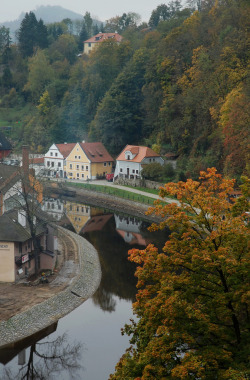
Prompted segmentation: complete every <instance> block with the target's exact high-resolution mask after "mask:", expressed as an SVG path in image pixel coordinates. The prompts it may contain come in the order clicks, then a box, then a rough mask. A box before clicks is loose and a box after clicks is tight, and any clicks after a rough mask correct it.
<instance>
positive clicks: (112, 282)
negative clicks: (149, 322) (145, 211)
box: [0, 199, 168, 380]
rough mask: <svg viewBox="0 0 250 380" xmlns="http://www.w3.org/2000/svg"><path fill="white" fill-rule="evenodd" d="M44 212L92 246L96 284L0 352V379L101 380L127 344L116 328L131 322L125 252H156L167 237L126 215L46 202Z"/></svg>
mask: <svg viewBox="0 0 250 380" xmlns="http://www.w3.org/2000/svg"><path fill="white" fill-rule="evenodd" d="M44 209H45V211H47V212H50V213H51V214H53V216H54V218H55V219H57V220H58V223H60V224H61V225H63V226H64V227H66V228H68V229H70V230H72V231H75V232H76V233H78V234H80V235H81V236H83V237H84V238H86V239H87V240H88V241H89V242H90V243H91V244H93V245H94V247H95V248H96V249H97V251H98V254H99V259H100V263H101V267H102V279H101V283H100V286H99V288H98V290H97V292H96V293H95V294H94V295H93V297H92V298H91V299H89V300H87V301H86V302H84V303H83V304H82V305H81V306H80V307H78V308H77V309H75V310H74V311H73V312H71V313H70V314H68V315H67V316H65V317H64V318H62V319H60V320H59V321H58V323H57V324H53V325H52V326H50V328H48V329H45V330H44V331H42V332H40V334H36V335H35V336H33V337H31V338H30V339H28V340H26V341H24V342H21V343H20V344H19V345H17V346H15V347H10V349H9V350H5V352H4V353H3V352H2V353H1V352H0V361H1V363H2V364H0V379H1V380H7V379H8V380H9V379H10V380H14V379H15V380H19V379H25V380H26V379H27V380H28V379H46V380H53V379H56V378H57V377H58V376H59V377H60V380H71V379H74V378H75V379H77V380H82V379H84V380H106V379H108V378H109V375H110V373H113V372H114V370H115V365H116V363H117V362H118V361H119V359H120V357H121V356H122V355H123V353H124V352H125V350H126V348H128V347H129V345H130V344H129V337H127V336H126V335H125V336H123V335H122V334H121V328H122V327H123V326H124V324H125V323H129V321H130V319H131V318H135V317H134V316H133V313H132V302H133V301H134V300H135V295H136V278H135V276H134V272H135V265H134V264H133V263H130V262H129V261H128V259H127V257H128V255H127V252H128V250H129V249H131V248H134V247H135V248H140V249H143V248H144V247H145V246H146V245H147V244H148V243H151V242H153V243H154V244H156V245H157V246H159V247H161V246H162V245H163V244H164V241H166V239H167V235H168V233H167V232H166V231H165V232H161V233H159V232H157V233H155V232H154V233H150V232H149V231H148V230H147V227H148V226H149V224H148V223H147V222H145V221H142V220H139V219H137V218H134V217H131V216H129V215H121V214H120V215H119V214H117V213H113V212H111V211H109V210H102V209H99V208H95V207H90V206H88V205H83V204H80V203H75V202H69V201H65V200H64V201H63V200H60V199H57V200H55V199H48V200H47V202H45V206H44ZM23 376H24V377H23Z"/></svg>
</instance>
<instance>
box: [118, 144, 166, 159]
mask: <svg viewBox="0 0 250 380" xmlns="http://www.w3.org/2000/svg"><path fill="white" fill-rule="evenodd" d="M125 152H131V154H133V155H134V154H135V157H134V158H131V159H130V160H129V161H131V162H142V161H143V160H144V158H147V157H160V155H159V154H158V153H156V152H154V151H153V149H151V148H148V147H146V146H138V145H126V146H125V148H124V149H123V150H122V152H121V153H120V154H119V156H118V157H117V159H116V160H117V161H128V160H127V159H126V156H125Z"/></svg>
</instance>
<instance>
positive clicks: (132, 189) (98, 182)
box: [57, 179, 180, 205]
mask: <svg viewBox="0 0 250 380" xmlns="http://www.w3.org/2000/svg"><path fill="white" fill-rule="evenodd" d="M57 181H58V182H59V181H60V180H59V179H58V180H57ZM63 182H66V183H68V184H70V183H72V182H75V183H84V184H86V181H81V180H74V179H67V180H66V181H65V180H63ZM88 183H89V184H90V185H95V186H98V185H102V186H109V187H113V188H116V189H121V190H126V191H129V192H130V193H134V194H140V195H144V196H145V197H150V198H154V199H160V200H161V201H162V198H161V197H159V195H158V194H153V193H148V192H147V191H142V190H138V189H136V188H135V187H128V186H122V185H116V184H115V183H114V182H108V181H106V180H98V179H97V180H91V181H89V182H88ZM164 201H165V202H166V203H176V204H177V205H180V202H179V201H177V200H176V199H172V198H167V197H166V198H164Z"/></svg>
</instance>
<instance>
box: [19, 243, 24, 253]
mask: <svg viewBox="0 0 250 380" xmlns="http://www.w3.org/2000/svg"><path fill="white" fill-rule="evenodd" d="M22 247H23V245H22V243H19V253H22Z"/></svg>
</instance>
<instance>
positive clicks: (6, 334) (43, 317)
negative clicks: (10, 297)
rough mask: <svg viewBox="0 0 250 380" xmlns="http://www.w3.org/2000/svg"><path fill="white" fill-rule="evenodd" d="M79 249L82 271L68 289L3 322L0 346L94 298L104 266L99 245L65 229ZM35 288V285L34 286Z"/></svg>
mask: <svg viewBox="0 0 250 380" xmlns="http://www.w3.org/2000/svg"><path fill="white" fill-rule="evenodd" d="M58 228H60V232H61V233H63V234H68V235H70V237H71V238H73V239H74V241H75V242H76V245H77V249H78V256H79V263H80V273H79V274H78V275H77V276H76V278H75V279H74V281H73V282H72V283H71V284H70V285H69V286H68V287H67V289H65V290H64V291H62V292H60V293H58V294H56V295H55V296H52V297H51V298H49V299H47V300H46V301H44V302H42V303H40V304H38V305H35V306H33V307H32V308H30V309H29V310H27V311H25V312H23V313H20V314H17V315H15V316H14V317H12V318H10V319H8V320H7V321H3V322H1V323H0V347H3V346H5V345H8V344H10V343H14V342H17V341H19V340H22V339H24V338H26V337H28V336H31V335H33V334H35V333H36V332H38V331H40V330H42V329H44V328H45V327H47V326H50V325H51V324H52V323H53V322H56V321H58V320H59V319H60V318H62V317H63V316H65V315H66V314H68V313H70V312H71V311H72V310H74V309H75V308H77V307H78V306H80V305H81V304H82V303H83V302H84V301H85V300H86V299H88V298H90V297H91V296H92V295H93V294H94V293H95V291H96V290H97V289H98V287H99V284H100V281H101V266H100V262H99V258H98V253H97V251H96V250H95V248H94V247H93V246H92V245H91V244H90V243H89V242H88V241H87V240H86V239H84V238H83V237H81V236H79V235H76V234H75V233H73V232H71V231H68V230H65V229H63V228H61V227H58ZM31 291H35V289H34V288H33V289H31Z"/></svg>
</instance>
